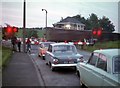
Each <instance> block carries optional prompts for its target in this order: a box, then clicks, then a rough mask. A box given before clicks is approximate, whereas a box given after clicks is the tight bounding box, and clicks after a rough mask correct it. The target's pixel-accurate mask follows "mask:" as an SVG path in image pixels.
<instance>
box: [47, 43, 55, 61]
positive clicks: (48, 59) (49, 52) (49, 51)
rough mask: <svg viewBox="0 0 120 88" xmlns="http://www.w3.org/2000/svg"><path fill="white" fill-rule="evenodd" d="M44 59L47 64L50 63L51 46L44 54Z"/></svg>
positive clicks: (51, 55)
mask: <svg viewBox="0 0 120 88" xmlns="http://www.w3.org/2000/svg"><path fill="white" fill-rule="evenodd" d="M45 57H46V58H45V59H46V61H47V63H49V62H52V59H51V57H53V54H52V46H51V45H49V47H48V51H47V52H46V55H45Z"/></svg>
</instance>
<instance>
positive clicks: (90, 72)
mask: <svg viewBox="0 0 120 88" xmlns="http://www.w3.org/2000/svg"><path fill="white" fill-rule="evenodd" d="M98 58H99V53H92V55H91V57H90V59H89V61H88V63H87V64H86V65H85V66H84V67H83V69H82V71H81V72H82V73H81V74H80V75H81V78H82V79H81V80H82V81H83V82H84V84H86V85H87V86H91V87H92V86H101V85H102V84H103V79H102V75H101V74H100V73H99V71H98V69H97V67H96V65H97V62H98ZM80 70H81V69H80Z"/></svg>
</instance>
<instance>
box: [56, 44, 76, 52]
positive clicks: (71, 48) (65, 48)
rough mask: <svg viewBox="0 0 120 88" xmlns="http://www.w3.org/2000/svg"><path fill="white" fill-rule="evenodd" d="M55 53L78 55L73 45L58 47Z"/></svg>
mask: <svg viewBox="0 0 120 88" xmlns="http://www.w3.org/2000/svg"><path fill="white" fill-rule="evenodd" d="M54 53H77V50H76V48H75V46H72V45H56V46H54Z"/></svg>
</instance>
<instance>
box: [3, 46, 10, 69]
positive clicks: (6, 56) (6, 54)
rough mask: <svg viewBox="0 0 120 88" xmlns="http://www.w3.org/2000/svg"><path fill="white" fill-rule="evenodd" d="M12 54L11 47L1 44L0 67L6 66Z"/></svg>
mask: <svg viewBox="0 0 120 88" xmlns="http://www.w3.org/2000/svg"><path fill="white" fill-rule="evenodd" d="M11 56H12V49H10V48H7V47H4V46H2V65H1V66H2V67H3V68H4V67H5V66H7V63H8V62H9V60H10V58H11Z"/></svg>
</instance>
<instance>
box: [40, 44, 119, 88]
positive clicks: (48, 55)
mask: <svg viewBox="0 0 120 88" xmlns="http://www.w3.org/2000/svg"><path fill="white" fill-rule="evenodd" d="M44 43H45V42H44ZM42 46H43V44H42V43H41V48H42ZM43 49H45V48H43ZM44 51H45V52H44V53H43V54H41V52H42V49H40V48H39V55H40V56H44V59H45V61H46V63H47V64H48V65H49V66H50V69H51V70H52V71H54V70H55V68H58V67H62V68H63V67H74V68H75V69H76V72H77V74H78V75H79V77H80V84H81V86H87V87H90V88H92V87H94V86H102V87H106V86H112V87H120V54H119V52H120V49H103V50H95V51H94V52H92V54H91V56H90V58H89V60H88V61H84V59H83V55H81V54H79V53H78V52H77V49H76V47H75V45H74V44H68V43H54V42H50V43H48V46H47V49H45V50H44Z"/></svg>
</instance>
